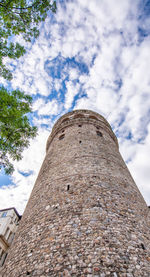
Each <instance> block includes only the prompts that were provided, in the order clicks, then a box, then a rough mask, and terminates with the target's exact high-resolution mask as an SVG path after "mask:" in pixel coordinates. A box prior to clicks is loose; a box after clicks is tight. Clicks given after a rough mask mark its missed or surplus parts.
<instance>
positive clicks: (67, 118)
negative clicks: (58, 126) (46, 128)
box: [61, 117, 69, 123]
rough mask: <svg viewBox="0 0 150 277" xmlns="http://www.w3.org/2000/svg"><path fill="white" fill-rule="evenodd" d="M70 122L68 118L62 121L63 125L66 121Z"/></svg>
mask: <svg viewBox="0 0 150 277" xmlns="http://www.w3.org/2000/svg"><path fill="white" fill-rule="evenodd" d="M68 120H69V118H68V117H67V118H64V119H63V120H62V122H61V123H64V122H66V121H68Z"/></svg>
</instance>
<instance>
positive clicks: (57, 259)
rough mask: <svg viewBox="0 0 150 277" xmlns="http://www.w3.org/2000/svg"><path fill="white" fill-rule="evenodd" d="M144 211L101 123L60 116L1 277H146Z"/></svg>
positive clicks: (84, 113)
mask: <svg viewBox="0 0 150 277" xmlns="http://www.w3.org/2000/svg"><path fill="white" fill-rule="evenodd" d="M37 151H38V149H37ZM148 212H149V209H148V207H147V205H146V203H145V201H144V199H143V197H142V195H141V194H140V192H139V190H138V188H137V186H136V185H135V182H134V181H133V179H132V177H131V175H130V173H129V171H128V169H127V166H126V165H125V163H124V161H123V159H122V157H121V155H120V153H119V150H118V142H117V139H116V137H115V135H114V133H113V131H112V129H111V127H110V125H109V124H108V122H107V121H106V120H105V119H104V118H103V117H102V116H100V115H99V114H97V113H95V112H92V111H89V110H76V111H73V112H70V113H68V114H65V115H64V116H62V117H61V118H60V119H59V120H58V121H57V122H56V124H55V125H54V127H53V129H52V132H51V134H50V137H49V139H48V142H47V152H46V157H45V160H44V162H43V164H42V167H41V170H40V172H39V175H38V178H37V180H36V183H35V186H34V188H33V191H32V193H31V196H30V199H29V201H28V204H27V207H26V210H25V212H24V215H23V217H22V220H21V223H20V225H19V228H18V232H17V234H16V237H15V241H14V243H13V246H12V248H11V250H10V253H9V255H8V257H7V260H6V264H5V266H4V268H3V272H2V273H1V274H2V276H5V277H19V276H21V277H25V276H36V277H37V276H40V277H51V276H55V277H68V276H73V277H78V276H81V277H93V276H94V277H98V276H100V277H105V276H113V277H117V276H121V277H132V276H135V277H141V276H142V277H143V276H145V277H149V276H150V253H149V239H150V237H149V228H148V221H147V217H148Z"/></svg>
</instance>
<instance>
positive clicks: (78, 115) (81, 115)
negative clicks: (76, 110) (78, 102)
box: [74, 114, 84, 118]
mask: <svg viewBox="0 0 150 277" xmlns="http://www.w3.org/2000/svg"><path fill="white" fill-rule="evenodd" d="M80 117H84V115H83V114H76V115H75V116H74V118H80Z"/></svg>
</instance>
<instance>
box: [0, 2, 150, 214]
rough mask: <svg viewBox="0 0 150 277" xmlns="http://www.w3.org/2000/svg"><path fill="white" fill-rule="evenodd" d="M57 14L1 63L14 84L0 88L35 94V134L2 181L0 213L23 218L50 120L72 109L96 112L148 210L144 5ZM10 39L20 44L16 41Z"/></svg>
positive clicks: (149, 93)
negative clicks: (22, 50) (12, 211)
mask: <svg viewBox="0 0 150 277" xmlns="http://www.w3.org/2000/svg"><path fill="white" fill-rule="evenodd" d="M57 3H58V4H57V6H58V9H57V13H56V15H54V14H51V13H50V14H49V15H48V17H47V19H46V21H45V22H44V23H42V24H41V26H40V36H39V37H38V39H37V40H36V41H34V42H33V43H28V44H25V46H26V49H27V52H26V54H25V55H24V56H23V57H21V58H20V59H19V60H17V61H13V62H12V61H11V63H10V61H9V60H8V59H6V60H5V62H6V63H7V64H8V65H9V67H10V69H11V70H12V71H13V76H14V78H13V80H12V81H11V83H9V84H8V83H7V82H6V81H5V80H2V79H1V80H0V81H1V84H4V85H6V86H11V88H12V89H16V88H18V89H20V90H23V91H25V92H26V93H28V94H30V95H32V96H33V99H34V101H33V115H32V116H30V120H31V121H32V122H33V124H36V125H37V126H38V128H39V133H38V136H37V137H36V138H35V139H34V140H32V141H31V143H30V147H29V148H28V149H26V150H25V151H24V153H23V159H22V160H21V161H20V162H14V165H15V172H14V174H13V175H12V176H11V177H6V176H4V174H3V172H2V173H1V175H0V208H1V209H2V208H7V207H9V206H15V207H16V208H17V210H18V211H19V212H20V213H22V212H23V210H24V208H25V205H26V203H27V200H28V198H29V195H30V192H31V190H32V188H33V185H34V182H35V179H36V177H37V174H38V171H39V169H40V166H41V163H42V161H43V159H44V155H45V145H46V140H47V138H48V136H49V133H50V131H51V128H52V126H53V124H54V122H55V121H56V120H57V119H58V118H59V117H60V116H61V115H63V114H64V113H66V112H68V111H71V110H73V109H80V108H84V109H91V110H94V111H96V112H98V113H100V114H102V115H103V116H104V117H105V118H106V119H107V120H108V121H109V123H110V124H111V126H112V128H113V130H114V132H115V134H116V135H117V137H118V140H119V145H120V152H121V154H122V156H123V158H124V160H125V161H126V162H127V165H128V167H129V169H130V172H131V174H132V176H133V177H134V179H135V181H136V183H137V185H138V187H139V189H140V191H141V193H142V194H143V196H144V198H145V200H146V202H147V204H148V205H150V186H149V180H150V155H149V153H150V120H149V118H150V74H149V68H150V54H149V53H150V1H146V0H145V1H143V0H141V1H139V0H137V1H131V0H122V1H120V0H101V1H99V0H92V1H90V2H89V1H88V0H72V1H69V0H68V1H57ZM15 39H16V41H19V42H20V41H22V43H23V44H24V41H23V40H22V38H21V37H16V38H15Z"/></svg>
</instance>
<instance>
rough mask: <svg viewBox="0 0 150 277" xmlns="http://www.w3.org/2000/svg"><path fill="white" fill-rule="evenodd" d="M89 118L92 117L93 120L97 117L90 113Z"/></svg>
mask: <svg viewBox="0 0 150 277" xmlns="http://www.w3.org/2000/svg"><path fill="white" fill-rule="evenodd" d="M89 118H90V119H94V120H98V118H97V117H96V116H94V115H90V116H89Z"/></svg>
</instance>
